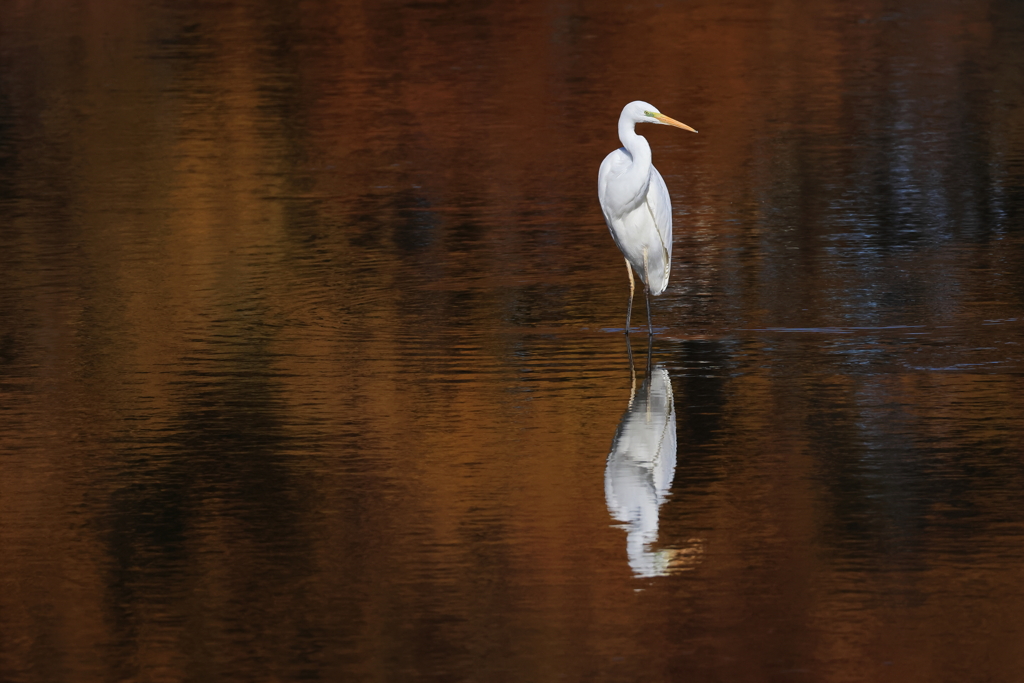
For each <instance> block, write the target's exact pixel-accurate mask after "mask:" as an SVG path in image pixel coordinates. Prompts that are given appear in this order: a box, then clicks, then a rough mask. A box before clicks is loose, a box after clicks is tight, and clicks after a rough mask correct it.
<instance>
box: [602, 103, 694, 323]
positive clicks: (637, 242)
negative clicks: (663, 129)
mask: <svg viewBox="0 0 1024 683" xmlns="http://www.w3.org/2000/svg"><path fill="white" fill-rule="evenodd" d="M638 123H661V124H664V125H667V126H675V127H677V128H683V129H685V130H691V131H693V132H694V133H696V132H697V131H696V130H694V129H693V128H690V127H689V126H688V125H686V124H685V123H680V122H679V121H676V120H675V119H671V118H669V117H667V116H665V115H664V114H662V113H661V112H659V111H658V110H657V108H655V107H654V105H651V104H648V103H647V102H641V101H639V100H638V101H636V102H630V103H629V104H627V105H626V106H625V107H623V108H622V114H620V115H619V140H621V141H622V147H620V148H619V149H617V150H615V151H614V152H612V153H611V154H609V155H608V156H606V157H605V158H604V161H602V162H601V170H600V171H598V173H597V197H598V199H600V200H601V211H603V212H604V219H605V221H606V222H607V223H608V230H609V231H610V232H611V233H612V239H613V240H615V244H616V246H618V248H619V251H621V252H622V255H623V256H624V257H625V258H626V272H627V273H629V306H628V307H627V308H626V334H629V317H630V315H631V314H632V312H633V289H634V285H633V270H634V269H635V270H636V272H637V274H638V275H639V276H640V279H641V280H643V281H644V296H645V297H646V300H647V333H648V335H653V334H654V330H653V329H652V328H651V294H653V295H654V296H658V295H659V294H661V293H662V292H664V291H665V288H666V287H667V286H668V275H669V270H670V269H671V266H672V200H671V199H670V198H669V196H668V188H667V187H665V181H664V180H663V179H662V177H661V174H660V173H658V169H656V168H654V165H653V164H652V163H651V146H650V145H649V144H647V139H646V138H644V136H642V135H637V134H636V131H635V130H634V126H635V125H636V124H638Z"/></svg>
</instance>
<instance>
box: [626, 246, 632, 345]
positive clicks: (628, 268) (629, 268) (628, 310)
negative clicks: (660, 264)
mask: <svg viewBox="0 0 1024 683" xmlns="http://www.w3.org/2000/svg"><path fill="white" fill-rule="evenodd" d="M626 272H627V273H628V274H629V305H628V306H626V334H627V335H629V317H630V316H631V315H632V314H633V267H632V266H630V265H629V259H626Z"/></svg>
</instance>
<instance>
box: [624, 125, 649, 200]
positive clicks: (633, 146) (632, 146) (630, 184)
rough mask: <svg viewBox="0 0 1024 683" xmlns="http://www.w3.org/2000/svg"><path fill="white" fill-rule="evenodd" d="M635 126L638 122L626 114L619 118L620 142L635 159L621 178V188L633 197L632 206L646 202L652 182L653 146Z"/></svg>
mask: <svg viewBox="0 0 1024 683" xmlns="http://www.w3.org/2000/svg"><path fill="white" fill-rule="evenodd" d="M635 125H636V122H635V121H633V120H632V119H631V118H629V117H627V116H626V115H625V114H623V115H622V116H620V117H619V140H620V141H622V146H623V147H625V148H626V151H627V152H629V156H630V157H632V159H633V163H632V164H630V166H629V169H628V170H627V171H626V172H625V173H623V174H622V176H620V178H619V187H620V188H621V189H622V190H624V191H625V192H627V193H628V194H629V195H630V196H631V199H632V201H630V202H629V203H630V204H631V205H632V206H636V205H638V204H639V203H640V202H642V201H643V200H644V197H646V196H647V188H648V186H649V185H650V181H651V146H650V145H649V144H647V138H645V137H644V136H643V135H637V134H636V131H635V130H634V126H635Z"/></svg>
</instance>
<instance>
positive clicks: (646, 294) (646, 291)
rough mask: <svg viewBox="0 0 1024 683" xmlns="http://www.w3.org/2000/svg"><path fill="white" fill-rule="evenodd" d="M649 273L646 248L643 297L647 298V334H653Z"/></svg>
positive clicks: (645, 250)
mask: <svg viewBox="0 0 1024 683" xmlns="http://www.w3.org/2000/svg"><path fill="white" fill-rule="evenodd" d="M650 281H651V275H650V273H648V272H647V249H644V298H645V299H646V300H647V336H649V337H651V336H654V328H652V327H651V286H650V285H649V284H648V283H649V282H650Z"/></svg>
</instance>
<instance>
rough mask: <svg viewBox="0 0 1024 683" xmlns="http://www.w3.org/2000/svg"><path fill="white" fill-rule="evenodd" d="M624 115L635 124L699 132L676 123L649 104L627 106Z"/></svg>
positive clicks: (634, 103) (630, 104) (638, 102)
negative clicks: (672, 127)
mask: <svg viewBox="0 0 1024 683" xmlns="http://www.w3.org/2000/svg"><path fill="white" fill-rule="evenodd" d="M622 113H623V114H624V115H626V116H628V117H629V118H630V119H632V120H633V123H660V124H662V125H665V126H675V127H676V128H682V129H683V130H689V131H693V132H694V133H696V132H697V130H696V129H694V128H690V127H689V126H688V125H686V124H685V123H681V122H679V121H676V120H675V119H673V118H669V117H668V116H665V115H664V114H662V113H661V112H660V111H658V108H657V107H655V106H654V105H653V104H650V103H648V102H643V101H641V100H637V101H635V102H630V103H629V104H627V105H626V106H625V107H624V108H623V110H622Z"/></svg>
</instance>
